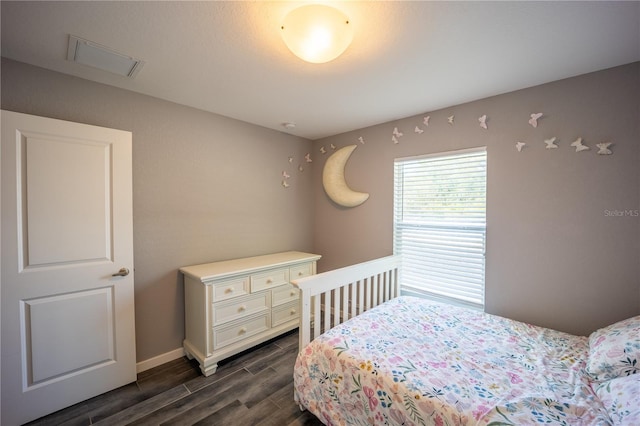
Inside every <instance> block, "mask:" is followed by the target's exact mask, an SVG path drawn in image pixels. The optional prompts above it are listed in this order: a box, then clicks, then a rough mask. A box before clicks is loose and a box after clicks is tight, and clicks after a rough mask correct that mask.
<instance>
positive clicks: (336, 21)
mask: <svg viewBox="0 0 640 426" xmlns="http://www.w3.org/2000/svg"><path fill="white" fill-rule="evenodd" d="M281 30H282V38H283V40H284V42H285V44H286V45H287V47H288V48H289V50H291V51H292V52H293V53H294V54H295V55H296V56H298V57H299V58H300V59H303V60H305V61H307V62H312V63H315V64H321V63H325V62H329V61H332V60H334V59H335V58H337V57H338V56H340V55H341V54H342V53H343V52H344V51H345V50H346V49H347V47H349V45H350V44H351V41H352V40H353V25H352V24H351V23H349V18H348V17H347V15H345V14H344V13H342V12H341V11H340V10H338V9H335V8H333V7H330V6H325V5H321V4H311V5H306V6H301V7H299V8H297V9H294V10H292V11H291V12H289V13H288V14H287V16H286V17H285V18H284V22H283V23H282V27H281Z"/></svg>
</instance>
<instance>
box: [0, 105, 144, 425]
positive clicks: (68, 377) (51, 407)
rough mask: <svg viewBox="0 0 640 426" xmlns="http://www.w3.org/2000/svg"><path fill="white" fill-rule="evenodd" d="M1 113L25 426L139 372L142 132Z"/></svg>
mask: <svg viewBox="0 0 640 426" xmlns="http://www.w3.org/2000/svg"><path fill="white" fill-rule="evenodd" d="M1 115H2V117H1V118H2V151H1V160H2V162H1V164H2V233H1V237H2V251H1V254H2V262H1V266H2V275H1V280H0V289H1V295H2V302H1V303H2V311H1V313H2V393H1V397H2V406H1V407H0V409H1V412H2V418H1V423H2V424H3V425H17V424H21V423H25V422H27V421H30V420H33V419H36V418H38V417H41V416H43V415H46V414H49V413H51V412H53V411H57V410H59V409H61V408H64V407H67V406H69V405H72V404H75V403H77V402H80V401H82V400H85V399H88V398H91V397H93V396H95V395H98V394H100V393H104V392H106V391H109V390H111V389H114V388H116V387H119V386H122V385H124V384H127V383H130V382H132V381H135V379H136V373H135V336H134V311H133V309H134V305H133V235H132V234H133V229H132V228H133V226H132V200H131V198H132V188H131V184H132V178H131V133H130V132H124V131H120V130H113V129H106V128H101V127H95V126H89V125H83V124H78V123H71V122H66V121H61V120H53V119H48V118H42V117H35V116H30V115H26V114H18V113H13V112H8V111H2V112H1ZM120 268H127V269H128V270H129V271H131V273H129V274H128V275H126V276H113V274H115V273H117V272H118V271H119V270H120Z"/></svg>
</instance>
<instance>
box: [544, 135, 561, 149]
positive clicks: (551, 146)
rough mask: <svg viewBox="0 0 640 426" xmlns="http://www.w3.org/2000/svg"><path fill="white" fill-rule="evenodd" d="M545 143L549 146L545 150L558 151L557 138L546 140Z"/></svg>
mask: <svg viewBox="0 0 640 426" xmlns="http://www.w3.org/2000/svg"><path fill="white" fill-rule="evenodd" d="M544 143H546V144H547V146H546V147H545V148H547V149H556V148H557V147H558V145H556V137H555V136H554V137H552V138H551V139H545V140H544Z"/></svg>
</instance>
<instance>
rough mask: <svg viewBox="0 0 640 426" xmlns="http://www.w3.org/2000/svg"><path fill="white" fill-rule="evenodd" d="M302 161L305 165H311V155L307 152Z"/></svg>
mask: <svg viewBox="0 0 640 426" xmlns="http://www.w3.org/2000/svg"><path fill="white" fill-rule="evenodd" d="M304 161H306V162H307V163H311V161H313V160H311V153H309V152H307V155H305V156H304Z"/></svg>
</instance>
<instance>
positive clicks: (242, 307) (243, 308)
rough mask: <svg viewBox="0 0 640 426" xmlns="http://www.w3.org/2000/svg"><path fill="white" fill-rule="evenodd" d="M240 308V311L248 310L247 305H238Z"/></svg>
mask: <svg viewBox="0 0 640 426" xmlns="http://www.w3.org/2000/svg"><path fill="white" fill-rule="evenodd" d="M238 310H239V311H240V312H242V311H246V310H247V307H246V306H244V305H242V306H240V307H238Z"/></svg>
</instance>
